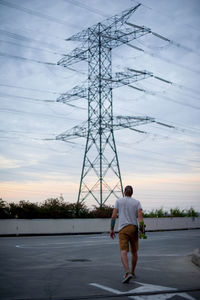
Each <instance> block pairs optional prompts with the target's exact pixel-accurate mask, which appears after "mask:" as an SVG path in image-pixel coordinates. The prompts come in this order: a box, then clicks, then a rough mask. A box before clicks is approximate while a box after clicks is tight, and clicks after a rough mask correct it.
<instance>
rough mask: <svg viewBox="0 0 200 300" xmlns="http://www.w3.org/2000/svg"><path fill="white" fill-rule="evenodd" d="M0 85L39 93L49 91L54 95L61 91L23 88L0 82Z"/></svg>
mask: <svg viewBox="0 0 200 300" xmlns="http://www.w3.org/2000/svg"><path fill="white" fill-rule="evenodd" d="M0 86H4V87H11V88H15V89H22V90H27V91H36V92H41V93H50V94H54V95H60V94H61V93H58V92H53V91H48V90H41V89H35V88H25V87H22V86H16V85H11V84H4V83H0Z"/></svg>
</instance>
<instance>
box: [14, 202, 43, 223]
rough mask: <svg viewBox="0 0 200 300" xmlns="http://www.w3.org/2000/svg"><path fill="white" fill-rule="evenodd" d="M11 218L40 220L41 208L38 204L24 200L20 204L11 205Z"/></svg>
mask: <svg viewBox="0 0 200 300" xmlns="http://www.w3.org/2000/svg"><path fill="white" fill-rule="evenodd" d="M9 209H10V215H11V218H19V219H37V218H40V207H39V206H38V204H37V203H31V202H29V201H25V200H22V201H20V202H19V204H16V203H10V208H9Z"/></svg>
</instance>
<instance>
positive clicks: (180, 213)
mask: <svg viewBox="0 0 200 300" xmlns="http://www.w3.org/2000/svg"><path fill="white" fill-rule="evenodd" d="M170 217H186V213H185V210H184V209H183V210H180V209H179V208H178V207H176V208H171V209H170Z"/></svg>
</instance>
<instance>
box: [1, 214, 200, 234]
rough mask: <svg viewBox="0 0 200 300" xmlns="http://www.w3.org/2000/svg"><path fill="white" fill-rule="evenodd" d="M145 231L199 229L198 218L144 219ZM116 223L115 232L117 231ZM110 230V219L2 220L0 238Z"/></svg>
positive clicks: (199, 219)
mask: <svg viewBox="0 0 200 300" xmlns="http://www.w3.org/2000/svg"><path fill="white" fill-rule="evenodd" d="M144 221H145V224H146V225H147V227H146V230H147V231H158V230H178V229H196V228H200V217H198V218H187V217H184V218H145V219H144ZM117 225H118V224H117V222H116V230H117ZM109 229H110V219H31V220H28V219H3V220H0V236H9V235H10V236H12V235H45V234H47V235H48V234H78V233H80V234H81V233H101V232H108V231H109Z"/></svg>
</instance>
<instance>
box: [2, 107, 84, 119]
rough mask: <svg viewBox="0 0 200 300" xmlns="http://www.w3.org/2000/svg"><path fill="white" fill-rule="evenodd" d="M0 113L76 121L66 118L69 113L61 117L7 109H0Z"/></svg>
mask: <svg viewBox="0 0 200 300" xmlns="http://www.w3.org/2000/svg"><path fill="white" fill-rule="evenodd" d="M0 111H2V112H6V113H7V112H8V113H17V114H31V115H41V116H46V117H48V118H57V119H64V120H70V121H78V120H76V119H72V118H69V117H68V116H69V115H70V113H68V114H66V116H65V117H64V116H63V117H62V116H60V115H59V116H55V115H48V114H44V113H38V112H37V113H36V112H33V111H22V110H17V109H8V108H0Z"/></svg>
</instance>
